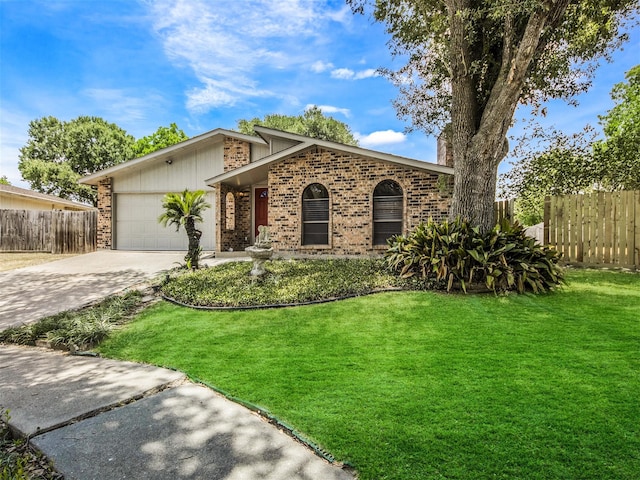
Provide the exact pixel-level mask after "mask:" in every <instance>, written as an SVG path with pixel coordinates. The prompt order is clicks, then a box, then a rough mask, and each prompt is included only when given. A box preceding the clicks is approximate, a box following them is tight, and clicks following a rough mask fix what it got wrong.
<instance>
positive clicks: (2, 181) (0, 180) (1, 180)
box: [0, 175, 11, 185]
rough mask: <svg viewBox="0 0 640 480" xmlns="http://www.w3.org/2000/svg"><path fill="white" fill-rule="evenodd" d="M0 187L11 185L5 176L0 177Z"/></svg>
mask: <svg viewBox="0 0 640 480" xmlns="http://www.w3.org/2000/svg"><path fill="white" fill-rule="evenodd" d="M0 185H11V182H10V181H9V179H8V178H7V176H6V175H2V176H1V177H0Z"/></svg>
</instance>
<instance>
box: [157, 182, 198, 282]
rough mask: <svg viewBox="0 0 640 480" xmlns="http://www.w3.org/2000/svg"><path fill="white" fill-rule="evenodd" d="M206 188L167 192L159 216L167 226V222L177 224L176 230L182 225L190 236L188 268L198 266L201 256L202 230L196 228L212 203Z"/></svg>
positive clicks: (159, 220)
mask: <svg viewBox="0 0 640 480" xmlns="http://www.w3.org/2000/svg"><path fill="white" fill-rule="evenodd" d="M204 196H205V192H204V190H196V191H193V192H191V191H189V190H188V189H185V190H184V192H182V193H167V194H166V195H165V196H164V198H163V199H162V208H164V210H165V212H164V213H163V214H162V215H160V217H158V222H160V223H161V224H162V225H164V226H165V227H166V226H167V224H169V225H175V226H176V231H178V230H180V225H184V229H185V231H186V232H187V237H189V251H188V252H187V255H186V256H185V257H184V259H185V262H186V263H187V267H188V268H193V269H196V268H198V259H199V258H200V237H201V236H202V232H201V231H200V230H198V229H197V228H196V222H202V212H203V211H204V210H206V209H207V208H210V207H211V205H210V204H209V203H207V201H206V200H205V197H204Z"/></svg>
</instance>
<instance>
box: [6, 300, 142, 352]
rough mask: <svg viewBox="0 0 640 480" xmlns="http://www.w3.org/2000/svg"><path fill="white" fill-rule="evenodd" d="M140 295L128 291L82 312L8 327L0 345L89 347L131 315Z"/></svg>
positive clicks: (136, 307)
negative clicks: (41, 342)
mask: <svg viewBox="0 0 640 480" xmlns="http://www.w3.org/2000/svg"><path fill="white" fill-rule="evenodd" d="M141 296H142V295H141V293H140V292H138V291H129V292H127V293H126V294H124V295H115V296H112V297H109V298H106V299H105V300H103V301H102V302H100V303H98V304H97V305H94V306H91V307H87V308H85V309H83V310H79V311H68V312H62V313H59V314H57V315H52V316H50V317H46V318H43V319H42V320H40V321H38V322H36V323H34V324H31V325H23V326H20V327H14V328H9V329H6V330H3V331H1V332H0V342H7V343H17V344H20V345H34V344H35V342H36V340H47V341H49V342H50V343H51V344H52V345H64V346H67V347H78V348H83V347H90V346H92V345H95V344H97V343H99V342H100V341H102V340H104V339H105V338H106V337H107V336H108V335H109V333H110V332H111V331H112V330H113V329H114V328H115V327H116V326H117V325H120V324H122V323H123V321H124V320H125V319H126V318H128V317H129V316H130V315H131V314H132V313H134V312H135V311H136V310H137V309H138V308H139V306H140V303H141Z"/></svg>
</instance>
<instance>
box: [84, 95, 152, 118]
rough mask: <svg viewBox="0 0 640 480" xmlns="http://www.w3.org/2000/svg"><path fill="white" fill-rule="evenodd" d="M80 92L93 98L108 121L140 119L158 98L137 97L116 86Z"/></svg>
mask: <svg viewBox="0 0 640 480" xmlns="http://www.w3.org/2000/svg"><path fill="white" fill-rule="evenodd" d="M82 94H83V95H84V96H86V97H89V98H90V99H91V100H93V101H94V102H95V103H96V107H97V108H98V109H99V110H100V111H104V112H105V113H106V114H107V116H108V120H110V121H115V120H118V119H121V118H122V119H126V120H129V121H130V120H142V119H144V118H146V116H147V112H148V110H149V105H152V104H153V103H157V102H158V101H159V100H160V98H159V97H158V96H154V95H147V96H146V98H138V97H136V96H135V94H133V93H132V92H126V91H125V90H121V89H116V88H86V89H84V90H83V91H82Z"/></svg>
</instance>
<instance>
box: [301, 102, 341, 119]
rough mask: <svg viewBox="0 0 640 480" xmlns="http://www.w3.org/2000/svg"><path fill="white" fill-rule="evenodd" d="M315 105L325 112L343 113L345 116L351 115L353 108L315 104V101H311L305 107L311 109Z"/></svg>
mask: <svg viewBox="0 0 640 480" xmlns="http://www.w3.org/2000/svg"><path fill="white" fill-rule="evenodd" d="M314 106H317V107H318V108H319V109H320V110H322V112H323V113H341V114H342V115H344V116H345V117H349V116H350V115H351V110H349V109H348V108H340V107H334V106H333V105H314V104H313V103H309V104H308V105H307V106H306V107H305V108H304V109H305V110H309V109H310V108H312V107H314Z"/></svg>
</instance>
